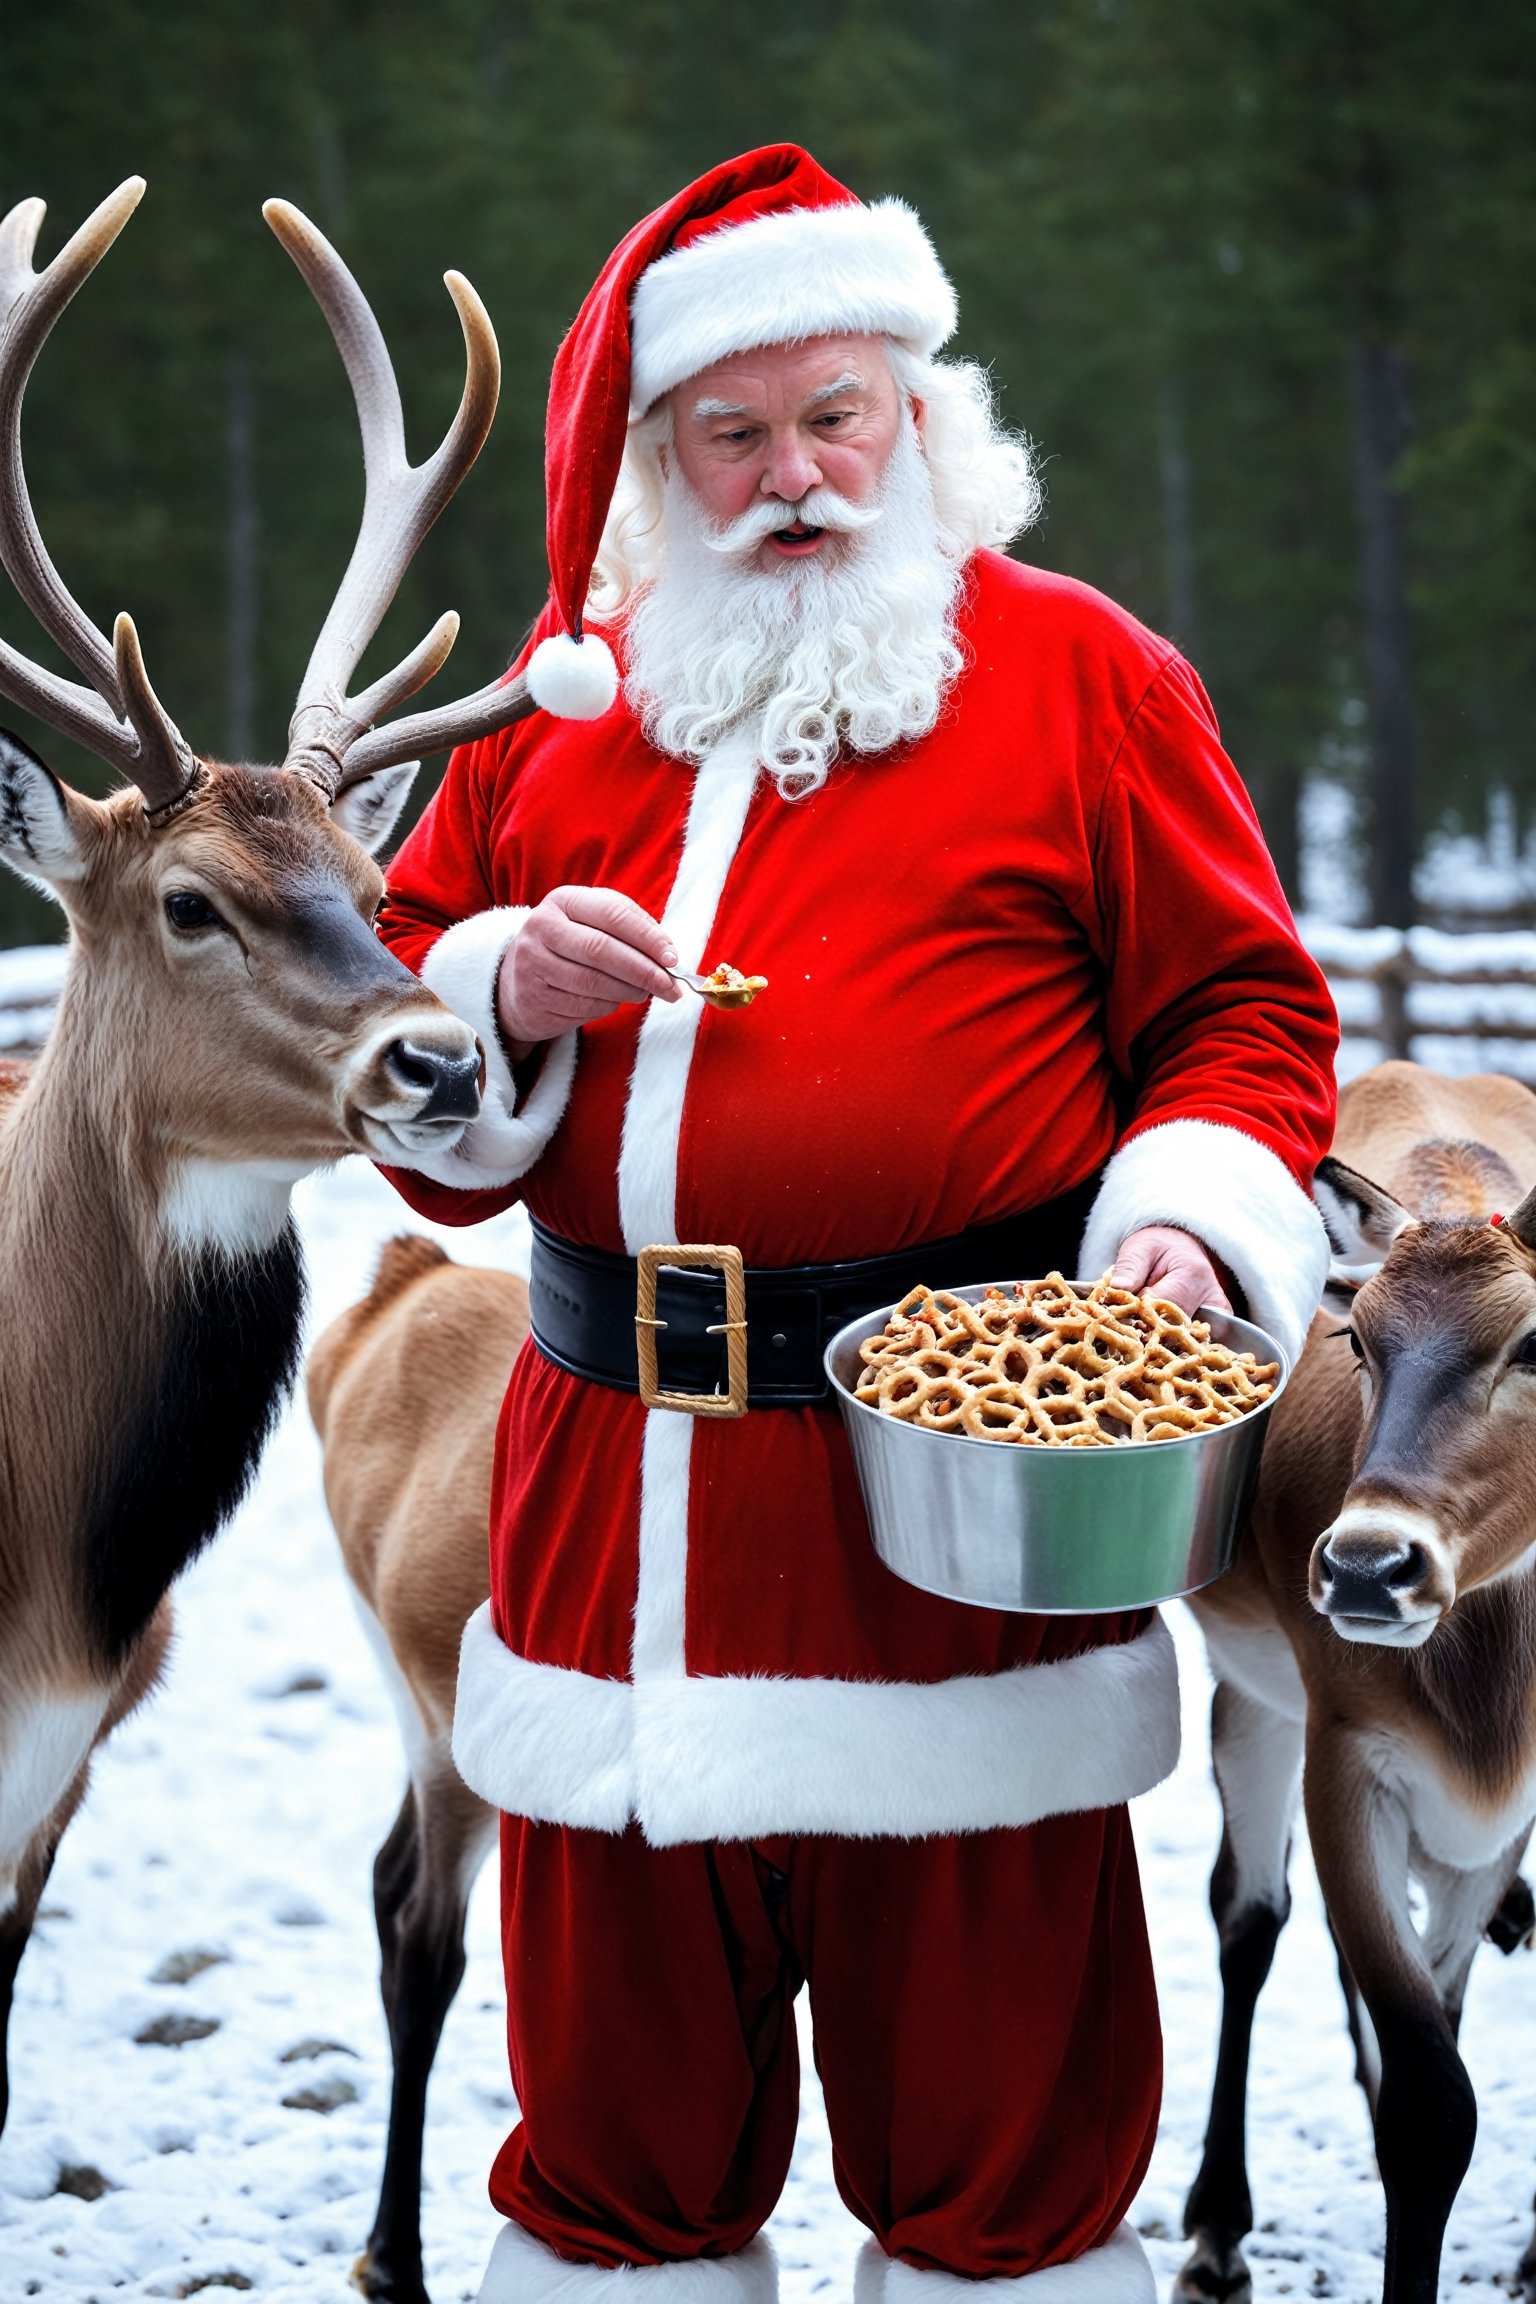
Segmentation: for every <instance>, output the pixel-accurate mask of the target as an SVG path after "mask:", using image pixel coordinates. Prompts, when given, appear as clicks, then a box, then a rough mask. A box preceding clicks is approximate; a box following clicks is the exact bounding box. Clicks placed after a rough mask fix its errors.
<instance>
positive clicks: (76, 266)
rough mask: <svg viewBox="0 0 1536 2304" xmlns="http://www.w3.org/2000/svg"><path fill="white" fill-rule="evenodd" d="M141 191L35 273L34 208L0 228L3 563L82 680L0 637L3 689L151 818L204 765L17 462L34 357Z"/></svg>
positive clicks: (129, 633)
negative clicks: (77, 590)
mask: <svg viewBox="0 0 1536 2304" xmlns="http://www.w3.org/2000/svg"><path fill="white" fill-rule="evenodd" d="M143 193H144V179H143V177H142V176H130V177H129V178H128V180H127V182H126V183H125V184H120V185H119V186H118V188H117V190H116V191H115V192H113V193H111V194H109V195H108V197H107V198H106V199H105V200H103V201H102V203H101V205H100V207H99V208H97V209H95V210H94V211H93V212H92V213H91V215H89V216H88V217H87V218H86V220H85V222H84V223H83V224H82V225H81V227H80V229H79V231H78V232H77V233H76V234H75V236H74V238H73V239H72V240H70V241H68V242H67V243H66V245H65V246H64V247H63V248H61V249H60V250H59V253H58V254H57V256H55V257H54V259H53V262H52V263H51V264H49V265H48V266H46V268H45V269H44V270H43V271H41V272H36V271H34V270H33V267H32V252H33V250H34V248H35V247H36V245H37V235H38V231H39V229H40V228H41V225H42V221H43V216H44V213H45V211H44V204H43V202H42V201H41V200H23V201H21V202H19V203H18V205H17V206H16V207H14V208H13V209H12V210H11V211H10V213H9V215H8V216H7V217H6V218H5V220H4V222H3V223H0V563H3V564H4V566H5V569H6V572H7V574H8V575H9V577H10V579H11V581H12V583H13V584H14V585H15V587H16V589H17V591H18V592H19V593H20V594H21V597H22V598H23V600H25V602H26V603H27V606H28V607H29V608H30V609H31V611H32V613H33V615H34V616H35V617H36V618H37V620H38V622H39V624H41V626H42V627H43V630H44V631H45V632H46V633H47V634H48V635H49V637H50V638H51V639H53V640H56V641H57V642H58V644H59V646H60V648H62V649H63V651H64V653H65V655H66V656H67V657H68V658H69V660H70V662H71V663H72V664H73V665H74V666H75V668H76V670H77V671H80V672H83V673H84V674H85V677H86V679H87V680H89V682H90V683H91V685H90V687H89V688H82V687H81V686H79V685H78V683H77V682H75V681H73V680H63V679H60V678H59V676H58V674H57V673H54V672H49V671H46V670H45V669H44V667H43V666H42V665H41V664H34V663H33V662H32V661H31V659H30V658H29V657H26V656H23V655H21V654H20V653H19V651H17V650H16V649H14V648H11V647H9V646H8V645H7V644H6V643H5V642H4V641H0V690H3V692H4V693H5V694H6V695H7V696H9V697H11V698H12V699H13V701H14V702H16V703H18V704H24V705H25V706H26V707H27V709H28V710H29V711H33V712H36V713H37V714H38V715H39V717H40V718H42V719H44V720H47V721H48V722H49V723H50V725H51V726H53V727H55V728H58V729H61V730H62V731H63V733H64V734H65V735H66V736H72V737H74V738H75V740H76V741H77V742H78V743H81V744H85V745H87V746H88V747H89V748H90V750H91V751H93V752H96V753H99V754H100V756H101V758H102V759H104V760H108V761H110V762H111V764H112V766H113V767H114V768H120V769H121V770H122V771H123V773H124V775H125V776H127V777H129V778H130V779H131V780H132V782H133V783H135V784H137V786H138V787H139V790H140V791H141V792H142V793H143V795H144V805H145V808H146V810H147V811H148V813H149V814H150V815H152V816H154V815H159V814H160V813H161V812H162V811H164V810H166V809H171V808H175V807H176V806H178V805H179V803H180V802H182V801H183V800H185V799H187V798H189V797H190V795H191V793H192V792H193V791H194V790H195V789H196V787H197V785H198V783H199V781H200V779H201V776H202V770H201V768H200V766H199V764H198V762H197V760H196V758H195V757H194V755H193V753H192V750H191V748H190V746H189V745H188V744H187V742H186V740H185V738H184V737H183V736H182V734H181V732H180V730H179V729H178V728H177V726H176V724H175V722H174V721H173V720H172V719H171V718H170V716H169V714H168V713H167V712H166V711H165V709H164V707H163V706H162V705H161V704H160V702H159V700H158V699H157V697H156V695H155V692H154V690H153V689H152V688H151V687H150V684H149V679H148V676H147V674H146V673H145V670H144V660H143V657H142V656H141V654H140V652H139V640H138V634H137V633H136V632H135V630H134V628H133V624H132V621H131V619H130V618H129V617H127V616H119V618H118V619H117V623H116V626H115V628H114V631H113V638H112V643H111V645H109V644H108V642H107V640H106V639H105V637H104V636H103V634H102V633H101V632H99V631H98V630H97V628H96V626H95V625H94V624H93V623H92V622H91V620H90V618H89V617H88V616H87V615H86V613H85V611H84V609H83V608H82V607H81V606H80V604H79V602H78V601H77V600H75V598H74V597H73V595H72V594H71V593H70V591H69V590H68V588H67V587H66V585H65V584H64V581H63V579H62V578H61V577H60V575H59V572H58V570H57V569H56V568H55V567H54V565H53V562H52V561H51V560H50V559H49V557H48V553H47V550H46V548H45V546H44V544H43V540H42V537H41V536H40V535H39V533H38V528H37V522H36V520H35V519H34V517H33V514H32V505H31V502H30V500H29V498H28V495H27V482H26V474H25V472H24V470H23V467H22V459H21V402H22V395H23V394H24V392H25V391H26V388H27V378H28V377H29V376H30V375H31V373H32V368H33V365H34V363H35V361H36V359H37V355H38V353H39V352H40V351H41V349H42V347H43V344H44V342H45V340H46V338H47V336H48V332H49V330H50V329H51V328H52V326H53V324H54V322H55V320H57V318H58V316H59V314H60V313H61V312H62V311H63V309H64V307H65V305H66V304H67V303H68V302H69V301H70V298H71V297H72V296H73V295H74V293H75V291H76V289H77V288H78V287H79V286H80V284H81V282H82V281H84V280H87V279H89V277H90V275H91V273H92V272H94V270H95V269H96V266H97V265H98V264H99V263H100V261H101V259H102V257H103V256H104V255H105V254H106V252H107V250H108V249H109V248H110V247H111V245H112V243H113V241H114V240H115V239H116V238H117V236H118V234H119V232H121V230H122V229H123V226H124V225H125V224H126V223H127V221H128V219H129V217H130V216H131V215H132V214H133V211H134V210H135V208H137V206H138V204H139V201H140V200H141V198H142V197H143Z"/></svg>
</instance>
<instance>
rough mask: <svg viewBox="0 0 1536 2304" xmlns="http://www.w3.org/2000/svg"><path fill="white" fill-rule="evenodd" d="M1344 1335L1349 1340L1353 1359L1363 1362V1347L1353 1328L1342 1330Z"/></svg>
mask: <svg viewBox="0 0 1536 2304" xmlns="http://www.w3.org/2000/svg"><path fill="white" fill-rule="evenodd" d="M1344 1334H1345V1335H1346V1336H1347V1337H1348V1338H1349V1348H1350V1350H1351V1352H1353V1354H1354V1356H1355V1358H1356V1359H1357V1360H1363V1359H1364V1358H1365V1346H1364V1345H1363V1344H1362V1343H1361V1341H1360V1339H1359V1337H1358V1336H1357V1335H1356V1334H1355V1332H1354V1330H1353V1328H1346V1329H1345V1330H1344Z"/></svg>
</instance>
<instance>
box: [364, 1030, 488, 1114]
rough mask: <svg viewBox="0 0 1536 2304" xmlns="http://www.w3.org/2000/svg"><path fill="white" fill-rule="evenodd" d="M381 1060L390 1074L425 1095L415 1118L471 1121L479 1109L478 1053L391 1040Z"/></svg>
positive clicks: (415, 1042)
mask: <svg viewBox="0 0 1536 2304" xmlns="http://www.w3.org/2000/svg"><path fill="white" fill-rule="evenodd" d="M384 1062H385V1065H386V1067H387V1068H388V1070H389V1071H390V1072H392V1073H393V1074H394V1077H395V1078H396V1079H397V1080H399V1081H402V1082H403V1083H404V1085H405V1086H406V1087H407V1088H412V1089H415V1090H417V1091H418V1092H420V1093H423V1094H424V1095H425V1097H426V1102H425V1103H424V1104H422V1105H421V1106H420V1108H419V1109H418V1111H417V1112H416V1114H415V1118H416V1119H417V1120H473V1119H474V1118H475V1116H476V1114H477V1113H478V1112H479V1110H480V1054H479V1051H478V1049H471V1051H470V1052H469V1053H468V1054H467V1055H454V1054H452V1053H451V1052H450V1051H449V1050H447V1049H445V1048H432V1047H424V1046H423V1045H422V1043H421V1042H420V1041H418V1040H393V1041H391V1043H390V1045H389V1047H388V1048H387V1049H386V1050H385V1052H384Z"/></svg>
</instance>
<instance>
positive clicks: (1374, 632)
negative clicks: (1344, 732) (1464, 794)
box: [1350, 335, 1418, 928]
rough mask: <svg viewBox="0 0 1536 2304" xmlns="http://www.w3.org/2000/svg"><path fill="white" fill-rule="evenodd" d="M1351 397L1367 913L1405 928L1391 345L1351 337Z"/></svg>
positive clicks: (1402, 664) (1397, 446) (1401, 620)
mask: <svg viewBox="0 0 1536 2304" xmlns="http://www.w3.org/2000/svg"><path fill="white" fill-rule="evenodd" d="M1350 401H1351V411H1352V416H1353V428H1354V442H1353V446H1354V483H1355V513H1356V518H1357V521H1358V523H1359V534H1360V595H1361V606H1362V609H1363V612H1364V622H1365V665H1366V693H1367V702H1368V705H1369V712H1370V753H1371V816H1372V826H1371V909H1372V914H1373V916H1374V918H1375V919H1376V920H1377V921H1378V922H1380V923H1383V924H1386V925H1389V926H1391V927H1394V928H1406V927H1408V926H1410V924H1411V923H1412V920H1413V917H1414V903H1413V867H1414V861H1415V858H1416V855H1417V851H1418V790H1417V786H1418V753H1417V742H1416V738H1415V734H1414V724H1413V649H1412V632H1411V625H1410V619H1409V613H1408V583H1407V573H1406V568H1405V565H1404V553H1403V501H1402V495H1401V492H1400V490H1399V488H1398V486H1397V480H1396V473H1397V467H1398V463H1399V460H1400V459H1401V456H1402V453H1403V450H1404V448H1405V447H1406V446H1407V440H1408V372H1407V364H1406V362H1405V360H1404V358H1403V355H1402V353H1401V352H1400V351H1398V350H1397V349H1396V347H1395V346H1393V345H1391V344H1386V343H1381V342H1378V341H1375V340H1373V339H1372V338H1371V337H1369V336H1365V335H1357V336H1356V337H1355V339H1354V341H1353V343H1352V345H1351V347H1350Z"/></svg>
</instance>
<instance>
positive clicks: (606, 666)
mask: <svg viewBox="0 0 1536 2304" xmlns="http://www.w3.org/2000/svg"><path fill="white" fill-rule="evenodd" d="M618 692H619V668H618V666H617V664H615V662H614V660H613V651H612V649H611V648H610V647H609V646H608V644H607V642H606V641H605V640H599V639H597V638H596V636H595V635H594V634H592V633H590V632H589V633H587V634H586V635H585V636H584V637H583V638H582V639H580V640H573V639H572V638H571V635H570V634H569V632H556V633H554V634H553V635H552V636H551V637H550V638H549V639H548V640H541V641H540V642H539V644H538V646H537V648H535V650H534V652H533V654H532V655H531V656H530V657H529V659H528V693H529V695H530V696H531V697H532V698H533V700H534V702H535V704H537V705H538V706H539V707H540V709H541V710H542V711H545V712H553V714H554V715H555V718H556V719H557V720H600V719H601V718H602V716H603V714H604V713H605V712H606V711H607V709H608V707H609V705H610V704H611V703H612V702H613V700H614V698H615V696H617V694H618Z"/></svg>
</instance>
